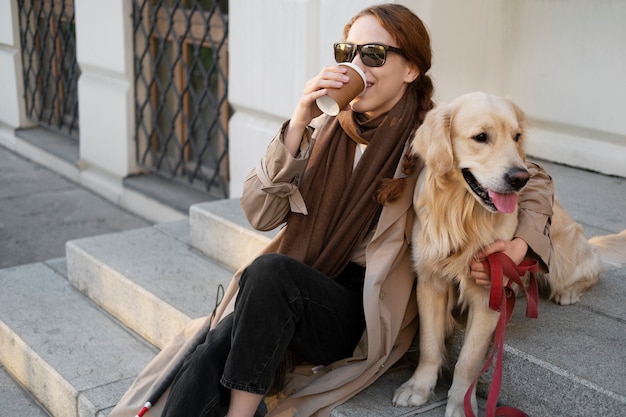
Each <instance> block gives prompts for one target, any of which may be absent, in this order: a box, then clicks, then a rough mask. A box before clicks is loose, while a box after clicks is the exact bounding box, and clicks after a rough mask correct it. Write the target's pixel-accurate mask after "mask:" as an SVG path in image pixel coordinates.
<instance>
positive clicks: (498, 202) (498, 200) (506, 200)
mask: <svg viewBox="0 0 626 417" xmlns="http://www.w3.org/2000/svg"><path fill="white" fill-rule="evenodd" d="M489 197H490V198H491V201H493V204H494V205H495V206H496V208H497V209H498V211H501V212H502V213H513V212H514V211H515V207H516V206H517V194H515V193H507V194H501V193H496V192H495V191H489Z"/></svg>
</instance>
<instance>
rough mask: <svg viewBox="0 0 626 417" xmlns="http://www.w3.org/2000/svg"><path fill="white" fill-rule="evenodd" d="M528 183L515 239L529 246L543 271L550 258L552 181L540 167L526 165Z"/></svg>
mask: <svg viewBox="0 0 626 417" xmlns="http://www.w3.org/2000/svg"><path fill="white" fill-rule="evenodd" d="M527 165H528V171H529V172H530V180H529V181H528V183H527V184H526V186H525V187H524V188H523V189H522V192H521V193H520V199H519V213H518V226H517V230H516V231H515V235H514V236H515V237H519V238H521V239H523V240H524V241H525V242H526V243H527V244H528V251H529V256H531V257H532V258H535V259H537V260H538V261H540V262H541V264H542V267H543V269H545V270H546V271H547V270H549V268H550V260H551V258H552V241H551V239H550V224H551V220H552V206H553V204H554V184H553V183H552V178H551V177H550V175H548V173H547V172H546V171H545V170H544V169H543V168H542V167H541V166H539V165H537V164H535V163H532V162H528V163H527Z"/></svg>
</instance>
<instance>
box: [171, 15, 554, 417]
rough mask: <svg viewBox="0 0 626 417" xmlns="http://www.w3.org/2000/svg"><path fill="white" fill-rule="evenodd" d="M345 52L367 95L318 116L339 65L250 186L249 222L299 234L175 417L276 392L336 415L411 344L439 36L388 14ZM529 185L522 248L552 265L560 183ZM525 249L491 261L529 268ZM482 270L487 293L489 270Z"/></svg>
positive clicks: (286, 411) (206, 348)
mask: <svg viewBox="0 0 626 417" xmlns="http://www.w3.org/2000/svg"><path fill="white" fill-rule="evenodd" d="M334 48H335V57H336V59H337V60H338V61H351V62H353V63H355V64H356V65H358V66H359V67H360V68H361V69H362V70H363V71H364V73H365V75H366V79H367V89H366V91H365V93H364V94H362V95H361V96H360V97H358V98H356V99H354V101H353V102H352V103H351V104H350V106H349V108H346V109H344V111H342V112H340V114H339V115H338V116H336V117H321V118H318V116H320V115H321V112H320V110H319V109H318V108H317V106H316V105H315V100H316V99H317V98H318V97H320V96H322V95H324V94H326V93H327V89H329V88H338V87H341V85H342V84H343V83H345V82H346V81H347V80H348V78H347V75H346V71H345V69H344V68H342V67H341V66H329V67H326V68H324V69H323V70H322V71H321V72H320V73H319V74H318V75H317V76H316V77H315V78H313V79H312V80H310V81H309V82H307V84H306V86H305V88H304V91H303V94H302V96H301V98H300V101H299V102H298V104H297V106H296V108H295V110H294V112H293V115H292V117H291V119H290V120H289V121H288V122H286V123H285V124H284V125H283V127H282V128H281V130H280V132H279V133H278V134H277V136H276V137H275V138H274V139H273V141H272V142H271V143H270V145H269V147H268V150H267V154H266V157H265V158H264V160H263V161H262V162H261V164H260V165H259V166H258V167H256V169H254V170H253V171H252V173H251V174H250V175H249V176H248V178H247V179H246V182H245V186H244V193H243V197H242V200H241V201H242V207H243V209H244V212H245V214H246V216H247V217H248V219H249V221H250V222H251V224H252V225H253V226H254V227H256V228H258V229H260V230H270V229H273V228H275V227H278V226H280V225H282V224H284V223H286V224H287V226H286V227H285V228H284V229H283V230H282V231H281V233H279V235H278V236H277V237H276V239H275V240H274V241H273V242H272V244H270V246H269V247H268V248H267V250H266V254H264V255H261V256H260V257H259V258H257V259H256V260H255V261H253V262H252V263H251V264H250V265H248V266H247V267H246V268H245V269H244V270H243V271H242V272H241V273H238V274H237V275H236V276H235V278H234V279H233V282H232V283H231V285H230V286H229V289H228V290H227V292H226V296H225V302H224V303H223V305H222V306H220V309H218V312H217V314H216V321H217V322H218V323H217V325H216V326H215V327H214V328H213V330H211V332H209V334H208V336H207V338H206V341H205V342H204V343H203V344H201V345H200V346H199V347H198V349H197V350H196V351H195V352H194V353H193V354H191V355H190V356H189V357H188V358H187V360H186V361H185V363H184V365H183V367H182V369H181V370H180V371H179V373H178V375H177V377H176V379H175V381H174V383H173V385H172V388H171V391H170V394H169V397H168V400H167V403H166V406H165V409H164V412H163V415H164V416H185V417H189V416H214V415H223V414H220V413H223V412H224V410H226V409H227V414H226V416H228V417H242V416H247V417H251V416H253V415H255V413H256V414H257V415H262V414H264V413H265V409H264V402H263V401H262V400H263V398H264V397H265V396H266V395H267V394H268V393H269V392H270V388H272V382H273V383H274V384H273V387H274V388H275V390H274V391H272V393H273V394H274V393H277V395H274V396H273V398H274V399H276V401H274V402H272V403H271V407H270V408H271V409H270V413H269V414H270V415H273V416H274V415H275V416H278V415H280V416H288V415H294V414H296V413H297V414H298V415H299V416H306V415H313V414H316V415H320V416H322V415H323V416H327V415H329V413H330V410H331V409H332V408H333V407H334V406H336V405H338V404H340V403H342V402H344V401H346V400H347V399H348V398H350V397H352V396H353V395H355V394H357V393H358V392H359V391H361V390H363V389H364V388H365V387H367V386H368V385H369V384H371V383H372V382H374V381H375V380H376V379H377V378H378V377H379V376H380V375H381V374H382V373H383V372H384V371H385V370H386V369H388V368H389V367H390V366H391V365H393V364H394V363H395V362H396V361H397V360H398V359H399V358H400V357H401V356H402V355H403V354H404V353H405V352H406V350H407V349H408V347H409V345H410V343H411V341H412V339H413V336H414V334H415V332H416V329H417V314H416V313H417V306H416V301H415V294H414V292H413V290H414V280H415V277H414V275H413V272H412V266H411V262H410V251H409V249H408V246H409V239H410V235H411V233H410V231H411V227H412V223H413V209H412V206H411V200H412V193H413V188H414V184H415V180H416V176H417V172H418V170H419V161H416V160H414V159H412V158H410V157H408V156H407V149H408V148H407V144H408V141H409V139H410V137H411V133H412V132H413V131H414V130H415V129H416V128H417V127H418V126H419V125H420V124H421V122H422V121H423V119H424V115H425V114H426V112H427V111H428V110H430V109H431V108H432V101H431V97H432V91H433V86H432V82H431V80H430V77H429V76H428V75H427V72H428V70H429V68H430V64H431V49H430V39H429V35H428V32H427V30H426V28H425V27H424V25H423V24H422V22H421V21H420V19H419V18H418V17H417V16H415V15H414V14H413V13H412V12H411V11H410V10H409V9H407V8H405V7H404V6H401V5H397V4H384V5H380V6H374V7H370V8H367V9H365V10H363V11H361V12H360V13H359V14H357V15H356V16H355V17H354V18H353V19H352V20H351V21H350V22H349V23H348V24H347V26H346V27H345V29H344V40H343V42H340V43H338V44H335V46H334ZM311 125H318V127H317V128H316V129H313V128H312V127H311ZM529 189H530V190H531V193H532V198H530V199H529V200H530V201H532V202H533V204H534V206H533V205H529V207H530V208H529V209H526V210H524V207H522V214H521V215H520V216H521V217H520V219H522V217H524V216H528V218H529V219H531V218H532V219H533V221H532V222H529V221H521V224H522V225H523V226H522V228H523V229H522V230H520V233H519V236H522V237H526V238H527V239H528V240H526V241H527V242H528V243H529V244H530V246H531V247H532V248H533V249H535V250H536V251H537V253H539V255H540V256H541V257H542V259H544V260H546V263H547V259H548V258H549V241H548V238H547V237H546V236H545V235H544V230H546V227H547V224H548V220H549V214H550V209H551V200H552V194H551V183H550V178H549V177H548V176H547V175H545V174H543V173H542V172H539V173H538V175H536V176H535V177H534V178H533V179H532V180H531V186H530V187H529ZM523 200H524V199H522V201H523ZM537 201H540V202H543V203H542V205H541V210H537ZM542 213H543V214H542ZM526 241H524V240H522V239H519V238H516V239H515V240H514V241H512V242H497V243H496V244H494V245H493V247H492V248H487V249H486V251H485V252H486V253H488V252H489V251H493V250H500V251H507V252H508V253H509V256H512V257H513V259H515V260H518V261H521V259H522V258H523V257H524V255H526V252H527V248H528V246H527V245H526ZM546 241H547V242H548V245H547V246H546ZM535 246H536V247H535ZM546 247H547V248H548V249H547V250H545V249H542V250H541V251H539V249H537V248H546ZM481 255H485V253H483V254H481ZM468 267H470V266H468ZM471 267H472V268H473V271H474V273H475V275H474V276H475V278H476V279H477V280H479V281H480V282H483V280H486V282H487V284H488V280H487V279H486V276H485V275H484V271H483V270H482V265H481V264H480V263H478V262H477V263H475V264H472V266H471ZM235 294H236V297H235ZM303 364H305V365H303ZM294 365H301V366H299V367H297V368H294ZM294 369H297V370H298V371H299V372H296V373H293V372H291V371H293V370H294ZM303 369H304V370H305V372H302V370H303ZM220 409H222V411H220Z"/></svg>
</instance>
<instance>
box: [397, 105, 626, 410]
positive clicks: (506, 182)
mask: <svg viewBox="0 0 626 417" xmlns="http://www.w3.org/2000/svg"><path fill="white" fill-rule="evenodd" d="M524 129H525V118H524V114H523V112H522V111H521V110H520V109H519V108H518V107H517V106H516V105H515V104H513V103H511V102H510V101H508V100H506V99H503V98H501V97H497V96H491V95H487V94H484V93H471V94H467V95H464V96H461V97H459V98H458V99H456V100H455V101H453V102H452V103H450V104H449V105H445V106H440V107H437V108H435V109H434V110H432V111H431V112H429V113H428V115H427V116H426V120H425V121H424V123H423V125H422V126H421V127H420V128H419V129H418V131H417V132H416V134H415V137H414V138H413V142H412V151H413V152H414V153H417V154H419V155H420V157H421V158H423V160H424V162H425V164H426V167H425V168H424V170H423V171H422V173H421V174H420V178H419V180H418V184H417V186H416V189H415V194H414V207H415V211H416V214H417V221H416V226H415V228H414V230H413V246H412V248H413V249H412V250H413V258H414V262H415V269H416V272H417V276H418V279H417V302H418V308H419V317H420V334H419V337H420V339H419V344H420V359H419V364H418V367H417V369H416V371H415V373H414V374H413V376H412V377H411V378H410V379H409V380H408V381H407V382H405V383H404V384H403V385H402V386H401V387H400V388H398V389H397V390H396V392H395V394H394V397H393V403H394V405H396V406H415V405H421V404H424V403H426V402H427V400H428V398H429V396H430V395H431V393H432V391H433V390H434V387H435V385H436V382H437V378H438V374H439V371H440V369H441V367H442V365H443V364H444V357H445V352H446V348H445V340H446V337H447V336H448V335H449V334H450V333H451V332H452V330H453V327H454V319H453V317H452V311H453V309H454V308H455V307H457V305H460V306H462V307H464V308H465V309H466V310H467V324H466V332H465V339H464V341H463V346H462V349H461V352H460V354H459V357H458V360H457V364H456V366H455V369H454V375H453V381H452V386H451V388H450V390H449V392H448V405H447V407H446V413H445V415H446V417H461V416H464V412H463V397H464V395H465V392H466V391H467V389H468V387H469V386H470V384H471V383H472V382H473V380H474V379H475V378H476V377H477V375H478V373H479V371H480V368H481V367H482V365H483V361H484V359H485V357H486V353H487V352H488V350H489V346H490V343H491V340H492V336H493V332H494V330H495V327H496V323H497V321H498V317H499V313H497V312H495V311H493V310H490V309H489V307H488V297H489V289H488V288H486V287H482V286H479V285H477V284H476V283H475V282H474V281H473V280H472V279H471V278H470V276H469V265H470V262H471V260H472V257H473V256H474V255H475V253H476V252H478V251H479V250H480V249H482V248H483V247H485V246H487V245H489V244H491V243H492V242H494V241H496V240H498V239H501V240H510V239H512V237H513V233H514V232H515V230H516V227H517V221H518V218H517V204H516V203H517V200H516V199H517V193H518V192H519V191H520V189H521V188H522V187H523V186H524V185H525V184H526V181H527V180H528V179H529V178H530V175H531V174H530V173H529V170H528V167H527V165H526V162H525V153H524ZM464 174H465V175H464ZM496 206H499V208H496ZM501 210H503V211H507V212H510V213H503V212H502V211H501ZM550 234H551V239H552V244H553V250H554V253H553V255H552V256H553V259H552V261H551V270H550V274H549V275H545V274H544V275H543V276H541V274H540V277H539V278H541V279H544V280H545V281H546V282H547V283H548V285H549V290H550V293H549V297H550V298H551V299H553V300H554V301H555V302H556V303H559V304H572V303H575V302H577V301H578V300H579V299H580V296H581V295H582V294H583V293H584V292H585V291H586V290H588V289H589V288H591V287H592V286H593V285H594V284H595V283H596V282H597V281H598V275H599V274H600V273H601V272H602V271H603V269H604V267H605V264H607V263H609V264H614V265H622V264H625V263H626V230H625V231H623V232H621V233H619V234H616V235H609V236H602V237H595V238H592V239H590V240H589V241H587V239H586V237H585V235H584V232H583V230H582V227H581V226H580V225H578V224H576V223H575V222H574V220H573V219H572V218H571V217H570V216H569V215H568V214H567V213H566V212H565V211H564V210H563V208H562V207H561V206H560V205H559V204H558V202H557V201H555V203H554V207H553V215H552V225H551V228H550ZM472 406H473V408H474V410H475V412H476V408H477V407H476V398H475V392H474V393H473V395H472Z"/></svg>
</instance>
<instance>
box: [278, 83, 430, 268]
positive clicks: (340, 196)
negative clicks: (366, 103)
mask: <svg viewBox="0 0 626 417" xmlns="http://www.w3.org/2000/svg"><path fill="white" fill-rule="evenodd" d="M417 106H418V100H417V96H416V93H415V92H414V91H413V89H411V88H409V89H407V93H405V95H404V97H403V98H402V99H401V100H400V101H399V102H398V103H397V104H396V105H395V106H394V107H393V108H392V109H391V110H390V111H389V112H388V113H386V114H383V115H381V116H379V117H377V118H375V119H372V120H366V119H365V118H364V115H363V114H360V113H354V112H352V111H351V110H350V111H345V112H341V113H339V115H338V116H337V117H336V118H329V119H328V120H327V121H326V123H325V124H324V125H323V126H322V127H321V128H320V129H322V130H321V131H320V132H319V135H318V137H317V140H316V143H315V146H314V148H313V151H312V154H311V157H310V159H309V163H308V165H307V169H306V172H305V174H304V176H303V179H302V184H301V186H300V192H301V194H302V197H303V198H304V201H305V203H306V206H307V210H308V215H306V216H305V215H303V214H299V213H291V214H290V216H289V218H288V222H287V224H288V226H287V230H286V231H285V236H284V238H283V240H282V242H281V245H280V248H279V250H278V251H279V252H280V253H284V254H286V255H289V256H291V257H293V258H295V259H298V260H300V261H302V262H304V263H306V264H307V265H310V266H312V267H313V268H315V269H317V270H318V271H320V272H322V273H324V274H326V275H328V276H330V277H335V276H337V275H338V274H339V273H340V272H341V271H342V270H343V268H344V267H345V266H346V265H347V264H348V262H349V261H350V257H351V256H352V253H353V251H354V249H355V248H356V247H357V246H358V245H359V244H360V243H361V242H362V241H363V239H364V237H365V235H366V234H367V233H368V232H369V231H370V229H371V227H372V226H373V224H374V223H375V222H376V221H378V216H379V215H380V210H381V209H382V207H381V206H380V204H378V203H377V202H376V198H375V197H376V194H375V193H376V192H377V190H378V188H379V186H380V185H381V180H382V179H383V178H391V177H393V175H394V172H395V169H396V167H397V165H398V162H399V161H400V158H401V157H402V151H403V149H404V145H405V143H406V141H407V139H408V138H409V136H410V134H411V131H412V130H413V128H414V125H415V122H413V121H414V120H415V117H416V110H417ZM356 143H366V144H367V148H366V149H365V152H364V153H363V155H362V157H361V159H360V161H359V163H358V164H357V166H356V167H355V169H354V170H353V169H352V167H353V164H354V152H355V146H356Z"/></svg>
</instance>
